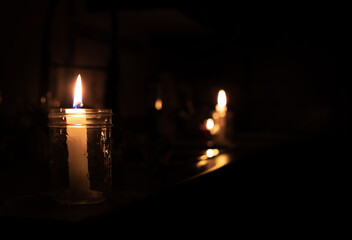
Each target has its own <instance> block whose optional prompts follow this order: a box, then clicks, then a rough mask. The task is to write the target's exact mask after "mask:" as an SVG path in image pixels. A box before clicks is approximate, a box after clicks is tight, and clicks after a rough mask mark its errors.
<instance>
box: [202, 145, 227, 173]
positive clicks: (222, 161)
mask: <svg viewBox="0 0 352 240" xmlns="http://www.w3.org/2000/svg"><path fill="white" fill-rule="evenodd" d="M208 150H210V151H209V152H208ZM208 150H207V151H206V152H208V154H209V155H210V156H212V157H208V156H207V154H204V155H202V156H200V157H199V160H200V161H199V162H197V167H202V168H206V172H208V171H213V170H215V169H218V168H221V167H223V166H225V165H226V164H227V163H229V162H230V159H229V156H228V155H227V154H221V155H219V150H218V149H208ZM213 154H214V155H213ZM214 157H215V158H214ZM210 158H212V159H211V160H209V159H210Z"/></svg>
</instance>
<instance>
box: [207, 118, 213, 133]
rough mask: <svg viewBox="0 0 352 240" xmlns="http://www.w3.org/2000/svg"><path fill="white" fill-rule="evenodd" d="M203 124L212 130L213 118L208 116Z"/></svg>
mask: <svg viewBox="0 0 352 240" xmlns="http://www.w3.org/2000/svg"><path fill="white" fill-rule="evenodd" d="M205 126H206V127H207V129H208V130H209V131H210V130H212V129H213V128H214V120H213V119H212V118H208V119H207V122H206V124H205Z"/></svg>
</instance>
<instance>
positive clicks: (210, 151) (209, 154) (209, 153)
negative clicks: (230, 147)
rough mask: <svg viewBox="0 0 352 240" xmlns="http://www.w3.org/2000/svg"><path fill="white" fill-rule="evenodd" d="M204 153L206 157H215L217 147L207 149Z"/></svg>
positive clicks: (217, 150)
mask: <svg viewBox="0 0 352 240" xmlns="http://www.w3.org/2000/svg"><path fill="white" fill-rule="evenodd" d="M205 155H207V157H208V158H212V157H215V156H217V155H219V149H208V150H207V151H206V152H205Z"/></svg>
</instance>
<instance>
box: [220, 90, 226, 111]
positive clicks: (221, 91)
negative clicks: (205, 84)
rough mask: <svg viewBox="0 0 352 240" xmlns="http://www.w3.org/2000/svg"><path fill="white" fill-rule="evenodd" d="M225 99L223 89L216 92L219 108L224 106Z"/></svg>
mask: <svg viewBox="0 0 352 240" xmlns="http://www.w3.org/2000/svg"><path fill="white" fill-rule="evenodd" d="M226 103H227V99H226V93H225V91H224V90H222V89H221V90H220V91H219V93H218V105H219V107H220V108H224V107H226Z"/></svg>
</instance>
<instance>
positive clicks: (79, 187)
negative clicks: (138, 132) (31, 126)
mask: <svg viewBox="0 0 352 240" xmlns="http://www.w3.org/2000/svg"><path fill="white" fill-rule="evenodd" d="M48 117H49V130H50V148H51V149H50V153H51V157H50V174H51V180H52V181H51V184H52V192H53V196H54V198H55V199H56V200H57V201H58V202H60V203H64V204H90V203H99V202H102V201H104V200H105V199H106V197H107V196H108V195H109V192H110V190H111V168H112V166H111V128H112V111H111V109H82V108H80V109H72V108H55V109H50V110H49V115H48Z"/></svg>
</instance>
